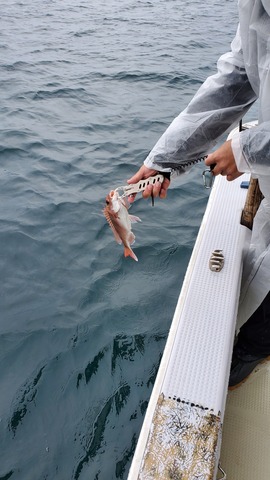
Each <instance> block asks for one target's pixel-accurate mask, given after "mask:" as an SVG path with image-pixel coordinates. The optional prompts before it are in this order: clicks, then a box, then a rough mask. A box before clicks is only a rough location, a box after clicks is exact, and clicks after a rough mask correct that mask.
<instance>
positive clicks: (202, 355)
mask: <svg viewBox="0 0 270 480" xmlns="http://www.w3.org/2000/svg"><path fill="white" fill-rule="evenodd" d="M247 179H248V177H247V176H242V177H240V179H237V180H236V181H235V182H231V183H230V182H227V181H226V178H224V177H220V176H219V177H218V178H217V179H216V180H215V185H214V187H213V189H212V192H211V195H210V198H209V202H208V205H207V209H206V212H205V215H204V218H203V221H202V224H201V227H200V231H199V234H198V237H197V240H196V244H195V247H194V250H193V253H192V257H191V259H190V262H189V266H188V269H187V273H186V276H185V279H184V283H183V287H182V290H181V294H180V296H179V300H178V304H177V307H176V310H175V315H174V318H173V321H172V326H171V329H170V333H169V336H168V340H167V343H166V347H165V350H164V355H163V358H162V362H161V365H160V369H159V372H158V375H157V379H156V382H155V385H154V388H153V393H152V396H151V399H150V402H149V406H148V410H147V412H146V417H145V421H144V424H143V428H142V431H141V435H140V438H139V441H138V445H137V448H136V452H135V455H134V459H133V462H132V465H131V469H130V473H129V477H128V479H129V480H137V479H140V480H152V479H153V480H154V479H156V478H162V479H163V480H165V479H171V478H177V479H178V478H181V480H182V479H184V480H195V479H197V478H200V480H208V479H212V478H213V479H214V478H215V476H216V471H217V463H218V457H219V447H220V438H221V426H222V420H223V415H224V408H225V401H226V396H227V384H228V375H229V366H230V357H231V351H232V345H233V339H234V331H235V320H236V312H237V307H238V298H239V287H240V279H241V273H242V257H243V246H244V241H245V238H246V236H247V235H248V234H247V229H246V228H245V227H243V226H241V225H240V218H241V213H242V208H243V206H244V203H245V198H246V192H247V191H246V190H245V189H242V188H240V183H241V181H243V180H247ZM215 250H222V252H223V255H224V266H223V268H222V270H221V271H220V272H215V271H211V270H210V268H209V260H210V257H211V255H212V253H213V252H214V251H215ZM161 398H162V399H163V403H161V401H160V399H161ZM164 402H165V403H164ZM177 404H178V405H180V406H181V408H180V407H177ZM169 405H171V406H172V408H167V407H168V406H169ZM183 405H187V406H188V409H187V408H182V406H183ZM174 406H175V408H174ZM165 407H166V408H165ZM187 411H189V412H190V415H191V418H192V432H193V435H192V436H191V437H187V436H186V437H185V435H188V432H184V430H183V432H182V434H181V435H180V436H181V438H180V439H179V436H177V435H176V436H175V444H174V443H173V438H174V435H171V434H170V431H169V429H170V428H173V426H174V425H175V421H176V419H177V422H178V424H179V425H180V426H181V425H184V424H185V422H187V415H186V412H187ZM198 412H201V414H200V415H198ZM208 414H210V416H211V417H209V418H214V419H215V420H216V421H215V422H213V424H212V427H211V428H213V432H212V438H213V439H215V440H214V441H213V444H212V449H210V450H209V448H206V449H205V458H206V459H208V462H209V464H208V467H207V466H206V465H205V464H204V465H205V467H204V471H205V473H203V472H202V471H201V476H199V477H198V468H197V467H198V461H199V460H198V458H199V457H198V456H196V452H197V451H198V448H199V445H201V443H200V442H198V438H200V435H203V432H202V431H201V425H202V417H204V416H205V418H208V416H207V415H208ZM196 415H197V424H196V421H195V422H194V421H193V420H194V418H195V419H196ZM170 425H171V426H172V427H170ZM190 428H191V427H190ZM196 429H197V431H196ZM208 434H210V433H209V432H208ZM185 438H189V440H188V441H189V442H191V443H190V448H189V449H188V452H187V451H186V453H185V454H184V455H183V457H182V460H181V462H179V458H178V455H176V457H175V461H174V459H173V458H172V457H173V452H175V451H178V450H179V448H180V449H181V451H182V452H185V447H184V446H183V442H184V443H185ZM192 438H193V440H192ZM192 442H193V443H192ZM194 442H195V443H194ZM206 443H207V442H206V441H205V446H206ZM161 445H162V448H161ZM166 445H167V448H166ZM177 447H179V448H178V450H177ZM208 447H209V446H208ZM166 450H168V451H171V452H172V455H165V454H164V455H162V451H166ZM191 451H193V452H194V455H193V457H194V458H193V460H194V463H192V462H191V459H190V455H189V454H190V452H191ZM178 453H179V452H178ZM185 459H186V462H185V461H184V460H185ZM190 465H192V466H190ZM173 466H175V467H176V466H177V467H178V468H177V469H175V473H174V475H175V476H172V474H173V469H172V467H173ZM161 471H162V472H163V473H162V476H160V475H158V476H157V472H161ZM192 472H193V473H192Z"/></svg>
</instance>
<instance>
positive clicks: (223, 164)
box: [205, 140, 242, 182]
mask: <svg viewBox="0 0 270 480" xmlns="http://www.w3.org/2000/svg"><path fill="white" fill-rule="evenodd" d="M205 164H206V165H207V166H210V167H211V166H213V168H211V172H212V174H213V175H214V176H217V175H222V176H224V177H227V180H228V181H229V182H230V181H232V180H235V179H236V178H237V177H239V176H240V175H242V173H240V172H239V171H238V169H237V166H236V163H235V159H234V155H233V151H232V148H231V140H228V141H227V142H225V143H223V145H221V147H219V148H218V149H217V150H216V151H215V152H213V153H210V154H209V155H208V157H207V158H206V160H205Z"/></svg>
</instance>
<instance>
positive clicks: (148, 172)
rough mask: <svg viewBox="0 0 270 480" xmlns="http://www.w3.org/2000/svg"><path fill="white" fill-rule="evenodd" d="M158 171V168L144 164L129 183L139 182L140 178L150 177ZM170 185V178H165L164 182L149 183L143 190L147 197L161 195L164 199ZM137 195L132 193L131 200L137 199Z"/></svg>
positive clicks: (143, 194) (144, 196) (144, 195)
mask: <svg viewBox="0 0 270 480" xmlns="http://www.w3.org/2000/svg"><path fill="white" fill-rule="evenodd" d="M157 173H158V171H157V170H154V169H151V168H148V167H146V166H145V165H142V166H141V168H140V169H139V170H138V172H137V173H135V175H133V177H131V178H129V179H128V181H127V183H128V184H132V183H137V182H139V181H140V180H143V179H146V178H149V177H151V176H154V175H156V174H157ZM169 185H170V180H169V179H168V178H164V181H163V182H162V183H160V182H156V183H155V184H154V185H148V186H147V187H146V189H145V190H144V191H143V192H142V196H143V198H145V199H147V198H149V197H160V198H162V199H164V198H166V196H167V190H168V188H169ZM135 197H136V195H130V196H129V202H130V203H132V202H134V200H135Z"/></svg>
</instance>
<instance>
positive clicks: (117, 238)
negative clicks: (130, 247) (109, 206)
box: [103, 208, 122, 245]
mask: <svg viewBox="0 0 270 480" xmlns="http://www.w3.org/2000/svg"><path fill="white" fill-rule="evenodd" d="M103 213H104V216H105V218H106V220H107V222H108V224H109V225H110V227H111V229H112V231H113V234H114V238H115V240H116V242H117V243H118V244H119V245H121V244H122V240H121V238H120V237H119V235H118V233H117V231H116V230H115V228H114V225H113V223H112V221H111V218H110V214H109V213H108V212H107V210H106V209H105V208H104V210H103Z"/></svg>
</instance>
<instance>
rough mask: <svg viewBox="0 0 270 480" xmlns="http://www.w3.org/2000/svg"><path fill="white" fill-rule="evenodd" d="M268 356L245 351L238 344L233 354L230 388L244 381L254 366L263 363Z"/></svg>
mask: <svg viewBox="0 0 270 480" xmlns="http://www.w3.org/2000/svg"><path fill="white" fill-rule="evenodd" d="M267 357H268V356H267V355H266V356H262V355H251V354H249V353H245V352H244V351H243V350H242V351H241V350H240V349H239V347H237V345H236V346H235V347H234V351H233V356H232V363H231V372H230V379H229V388H231V389H232V388H234V387H236V386H238V385H239V384H240V383H242V382H243V381H244V380H245V379H246V378H247V377H248V376H249V375H250V374H251V372H252V371H253V370H254V368H255V367H256V366H257V365H258V364H259V363H262V362H263V361H264V360H265V359H266V358H267Z"/></svg>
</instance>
